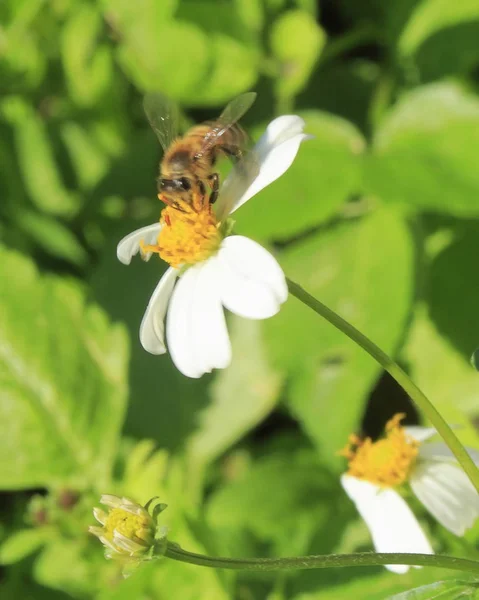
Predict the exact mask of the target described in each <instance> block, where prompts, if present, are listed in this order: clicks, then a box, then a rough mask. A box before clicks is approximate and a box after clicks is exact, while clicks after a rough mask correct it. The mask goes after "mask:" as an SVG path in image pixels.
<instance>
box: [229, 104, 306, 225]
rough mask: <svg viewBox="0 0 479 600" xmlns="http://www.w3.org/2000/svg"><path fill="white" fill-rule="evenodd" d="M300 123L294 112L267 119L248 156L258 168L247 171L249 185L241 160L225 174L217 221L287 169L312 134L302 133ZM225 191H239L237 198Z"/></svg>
mask: <svg viewBox="0 0 479 600" xmlns="http://www.w3.org/2000/svg"><path fill="white" fill-rule="evenodd" d="M304 125H305V123H304V120H303V119H302V118H301V117H298V116H296V115H285V116H282V117H278V118H277V119H274V121H271V123H270V124H269V125H268V127H267V128H266V131H265V132H264V134H263V135H262V136H261V138H260V139H259V141H258V143H257V144H256V146H255V147H254V149H253V151H252V156H253V157H254V158H255V159H256V160H257V161H258V167H259V170H257V171H256V172H253V171H252V170H251V172H252V173H253V175H254V177H253V179H252V181H250V182H248V183H249V186H247V187H246V189H245V186H244V179H245V172H244V165H242V164H241V163H239V164H238V165H237V166H236V167H235V168H234V169H233V170H232V171H231V173H230V175H229V176H228V177H227V179H226V181H225V183H224V186H223V188H224V189H223V188H222V191H220V197H219V200H218V206H217V215H218V218H219V220H222V219H223V218H224V217H225V216H227V215H228V214H231V213H232V212H234V211H235V210H236V209H237V208H239V207H240V206H241V205H242V204H244V203H245V202H246V201H247V200H249V199H250V198H252V197H253V196H254V195H255V194H257V193H258V192H259V191H261V190H262V189H263V188H264V187H266V186H267V185H269V184H270V183H272V182H273V181H275V180H276V179H278V177H281V175H283V173H284V172H285V171H287V170H288V169H289V167H290V166H291V164H292V163H293V161H294V159H295V157H296V154H297V153H298V149H299V145H300V144H301V142H302V141H303V140H305V139H308V138H310V137H312V136H309V135H307V134H305V133H303V129H304ZM246 177H248V174H246ZM229 190H241V191H240V192H239V195H238V196H237V197H233V195H232V194H231V193H230V192H229Z"/></svg>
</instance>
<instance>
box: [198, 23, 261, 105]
mask: <svg viewBox="0 0 479 600" xmlns="http://www.w3.org/2000/svg"><path fill="white" fill-rule="evenodd" d="M210 52H211V57H212V59H211V60H212V62H211V65H210V67H209V69H208V75H207V77H206V78H205V80H204V82H203V83H202V85H201V86H200V87H198V88H197V89H196V90H195V93H194V94H193V95H192V96H191V97H189V103H192V104H195V105H196V104H197V105H202V104H217V103H225V102H226V101H227V100H230V99H231V98H232V97H234V96H237V95H239V94H241V93H242V92H245V91H247V90H248V89H249V88H251V87H252V86H253V85H254V84H255V82H256V79H257V77H258V60H259V56H258V52H257V51H256V50H255V49H254V48H251V47H248V46H247V45H245V44H244V43H241V42H239V41H238V40H235V39H234V38H232V37H229V36H226V35H223V34H221V33H215V34H212V35H211V45H210Z"/></svg>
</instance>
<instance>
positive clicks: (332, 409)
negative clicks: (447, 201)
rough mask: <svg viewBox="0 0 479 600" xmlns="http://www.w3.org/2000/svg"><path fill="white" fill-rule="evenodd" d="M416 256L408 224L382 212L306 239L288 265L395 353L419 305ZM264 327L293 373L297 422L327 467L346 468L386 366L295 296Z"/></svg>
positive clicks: (294, 250) (274, 351)
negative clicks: (349, 443) (343, 452)
mask: <svg viewBox="0 0 479 600" xmlns="http://www.w3.org/2000/svg"><path fill="white" fill-rule="evenodd" d="M412 250H413V249H412V242H411V238H410V236H409V232H408V230H407V227H406V225H405V223H404V222H402V220H401V218H400V217H399V215H397V214H395V213H394V212H390V211H386V210H383V211H378V212H375V213H374V214H373V215H370V216H367V217H363V218H362V219H360V220H356V221H353V222H350V223H342V224H340V225H338V226H336V227H333V228H331V229H330V230H327V231H323V232H319V233H318V234H316V235H314V236H310V237H307V238H306V239H305V240H304V241H300V242H298V243H296V244H294V245H292V246H291V248H290V249H289V248H288V250H287V251H286V252H285V253H284V255H282V257H281V264H282V266H283V268H284V269H285V272H286V274H287V275H288V277H290V278H291V279H292V280H293V281H295V282H297V283H299V284H301V285H302V286H304V288H305V289H306V291H308V292H310V293H311V294H313V295H314V296H316V297H317V298H319V299H320V300H321V301H322V302H324V303H325V304H326V305H327V306H329V307H330V308H331V309H333V310H335V311H337V312H338V313H339V314H340V315H341V316H342V317H343V318H345V319H346V320H347V321H350V322H351V323H352V324H353V325H354V326H355V327H357V328H358V329H359V330H360V331H362V332H363V333H364V334H366V335H367V336H368V337H370V338H371V339H372V340H373V341H374V342H375V343H376V344H378V345H379V346H380V347H381V348H383V350H384V351H385V352H388V353H394V351H395V349H396V347H397V345H398V344H399V342H400V340H401V336H402V332H403V328H404V326H405V323H406V319H407V317H408V313H409V310H410V306H411V302H412V289H411V283H412V282H411V277H412V272H413V251H412ZM265 327H266V331H267V336H268V337H267V339H268V342H269V347H270V349H271V352H272V355H273V356H274V357H275V358H276V361H278V363H279V364H280V365H281V366H282V367H283V368H287V369H288V371H289V374H290V384H289V390H288V395H289V406H290V408H291V410H292V412H293V414H294V416H295V417H296V418H297V419H298V420H299V421H300V423H301V426H302V427H303V429H304V431H305V432H307V434H308V435H309V436H310V437H311V439H312V440H313V441H314V443H315V444H316V445H317V447H318V448H319V449H320V450H321V452H322V456H323V457H324V460H325V461H327V462H328V463H330V464H334V465H335V467H336V468H339V465H342V461H339V458H338V457H337V456H336V453H337V451H338V450H340V449H341V447H342V445H343V443H345V442H346V440H347V437H348V435H349V434H350V433H352V432H353V431H355V430H356V429H357V427H358V420H359V418H360V416H361V413H362V410H363V408H364V403H365V401H366V398H367V396H368V394H369V392H370V391H371V389H372V387H373V386H374V383H375V381H376V379H377V377H378V375H379V373H380V372H381V369H380V367H379V365H378V364H377V363H376V362H375V361H374V360H373V359H372V358H371V357H370V356H369V355H368V354H367V353H366V352H365V351H364V350H362V349H361V348H359V346H357V345H356V344H355V343H353V342H352V341H351V340H350V339H349V338H347V337H346V336H345V335H344V334H343V333H341V332H339V331H337V330H336V329H335V328H334V327H333V326H332V325H331V324H330V323H328V322H327V321H326V320H325V319H324V318H322V317H320V316H319V315H317V314H315V313H314V312H313V311H312V310H311V309H309V308H307V307H306V306H304V305H303V304H300V303H299V302H298V300H296V299H295V298H293V297H291V296H290V298H289V300H288V302H287V303H286V305H285V306H284V308H282V310H281V312H280V313H279V315H277V316H276V317H274V318H273V319H270V320H269V321H266V322H265ZM273 364H275V363H273ZM384 401H385V402H387V399H384ZM338 461H339V462H338Z"/></svg>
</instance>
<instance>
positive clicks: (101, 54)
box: [61, 4, 113, 106]
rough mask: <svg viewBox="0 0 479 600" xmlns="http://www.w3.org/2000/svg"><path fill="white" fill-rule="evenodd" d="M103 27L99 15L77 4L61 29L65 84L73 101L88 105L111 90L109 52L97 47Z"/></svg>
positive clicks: (93, 10) (89, 6) (106, 48)
mask: <svg viewBox="0 0 479 600" xmlns="http://www.w3.org/2000/svg"><path fill="white" fill-rule="evenodd" d="M102 26H103V22H102V17H101V14H100V13H99V12H98V10H97V9H96V8H95V7H93V6H91V5H88V4H84V5H80V6H79V7H78V9H77V10H75V11H74V12H73V13H72V15H71V17H70V18H69V20H68V21H67V22H66V24H65V25H64V27H63V29H62V36H61V53H62V59H63V66H64V69H65V76H66V83H67V85H68V88H69V92H70V96H71V97H72V99H73V101H74V102H76V103H77V104H79V105H80V106H91V105H93V104H94V103H95V102H96V101H97V100H98V99H99V97H101V96H102V95H103V94H104V93H106V92H108V90H109V89H111V85H112V76H113V64H112V56H111V52H110V49H109V48H108V47H107V46H106V45H103V46H99V45H98V44H97V40H98V36H99V33H100V31H101V28H102Z"/></svg>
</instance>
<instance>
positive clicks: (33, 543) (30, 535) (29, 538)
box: [0, 527, 51, 565]
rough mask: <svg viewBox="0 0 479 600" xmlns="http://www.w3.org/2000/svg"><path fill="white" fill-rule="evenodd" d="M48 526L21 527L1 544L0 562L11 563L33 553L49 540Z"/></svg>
mask: <svg viewBox="0 0 479 600" xmlns="http://www.w3.org/2000/svg"><path fill="white" fill-rule="evenodd" d="M50 534H51V532H50V531H49V530H48V528H46V527H43V528H38V529H19V530H18V531H15V533H13V535H11V536H10V537H9V538H8V539H7V540H6V541H5V542H3V543H2V544H1V545H0V564H1V565H9V564H12V563H15V562H18V561H19V560H22V559H23V558H25V557H26V556H29V555H30V554H33V552H35V551H36V550H38V549H39V548H41V547H42V546H43V545H44V544H45V543H46V542H47V540H48V537H49V535H50Z"/></svg>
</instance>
